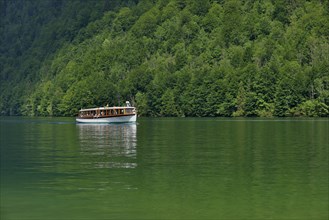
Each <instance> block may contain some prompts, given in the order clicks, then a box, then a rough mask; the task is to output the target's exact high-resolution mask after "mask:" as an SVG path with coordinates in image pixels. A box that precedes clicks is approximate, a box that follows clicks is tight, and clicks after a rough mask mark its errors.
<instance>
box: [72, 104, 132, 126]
mask: <svg viewBox="0 0 329 220" xmlns="http://www.w3.org/2000/svg"><path fill="white" fill-rule="evenodd" d="M136 119H137V114H136V109H135V107H132V106H131V105H130V103H129V102H128V101H126V106H122V107H108V106H106V107H99V108H88V109H81V110H80V111H79V115H78V117H77V118H76V121H77V122H79V123H127V122H136Z"/></svg>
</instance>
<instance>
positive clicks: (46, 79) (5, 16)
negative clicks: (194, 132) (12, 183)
mask: <svg viewBox="0 0 329 220" xmlns="http://www.w3.org/2000/svg"><path fill="white" fill-rule="evenodd" d="M0 2H1V5H0V6H1V11H0V13H1V32H0V33H1V36H0V37H1V38H0V39H1V47H0V64H1V75H0V77H1V78H0V79H1V82H0V86H1V88H0V90H1V94H0V112H1V114H2V115H33V116H74V115H76V114H77V111H78V109H80V108H84V107H93V106H102V105H106V104H109V105H118V102H122V103H123V102H124V101H125V100H130V101H131V102H132V103H134V104H135V105H136V106H137V108H138V113H139V115H142V116H234V117H237V116H260V117H272V116H322V117H328V116H329V3H328V1H327V0H323V1H320V0H317V1H315V0H313V1H307V0H292V1H286V0H243V1H238V0H217V1H216V0H153V1H152V0H140V1H137V0H135V1H134V0H127V1H119V0H116V1H113V0H99V1H88V0H87V1H78V0H70V1H64V0H63V1H61V0H24V1H22V0H0Z"/></svg>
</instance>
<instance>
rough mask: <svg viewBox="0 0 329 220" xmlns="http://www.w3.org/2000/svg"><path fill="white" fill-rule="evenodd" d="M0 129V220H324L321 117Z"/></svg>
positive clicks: (51, 122) (65, 122)
mask: <svg viewBox="0 0 329 220" xmlns="http://www.w3.org/2000/svg"><path fill="white" fill-rule="evenodd" d="M0 126H1V128H0V129H1V139H0V141H1V142H0V143H1V145H0V147H1V194H0V198H1V204H0V205H1V210H0V211H1V216H0V219H1V220H7V219H17V220H18V219H20V220H24V219H31V220H32V219H35V220H39V219H40V220H41V219H42V220H43V219H45V220H47V219H72V220H74V219H225V220H226V219H228V220H230V219H231V220H240V219H241V220H242V219H246V220H249V219H250V220H251V219H259V220H261V219H264V220H267V219H278V220H281V219H282V220H286V219H287V220H288V219H289V220H290V219H294V220H302V219H305V220H306V219H307V220H308V219H314V220H320V219H323V220H327V219H328V145H329V144H328V134H329V119H328V118H325V119H270V120H261V119H213V118H201V119H195V118H185V119H173V118H168V119H147V118H139V119H138V123H137V124H135V125H132V124H117V125H78V124H75V122H74V119H73V118H19V117H2V118H0Z"/></svg>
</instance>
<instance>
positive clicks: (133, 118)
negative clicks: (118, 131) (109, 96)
mask: <svg viewBox="0 0 329 220" xmlns="http://www.w3.org/2000/svg"><path fill="white" fill-rule="evenodd" d="M136 119H137V116H136V115H127V116H118V117H104V118H76V121H77V122H79V123H130V122H136Z"/></svg>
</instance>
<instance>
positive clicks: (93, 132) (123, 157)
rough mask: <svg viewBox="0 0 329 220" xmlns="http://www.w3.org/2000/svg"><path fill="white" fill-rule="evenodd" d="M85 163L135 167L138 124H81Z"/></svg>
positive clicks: (80, 132) (96, 166)
mask: <svg viewBox="0 0 329 220" xmlns="http://www.w3.org/2000/svg"><path fill="white" fill-rule="evenodd" d="M77 126H78V128H79V140H80V148H81V154H82V155H84V156H86V157H88V159H84V160H83V161H84V162H83V164H85V165H88V166H90V165H91V166H93V167H95V168H135V167H136V166H137V164H136V162H135V160H136V158H137V151H136V145H137V138H136V137H137V135H136V133H137V128H136V124H115V125H109V124H104V125H101V124H98V125H97V124H79V125H77Z"/></svg>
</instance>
